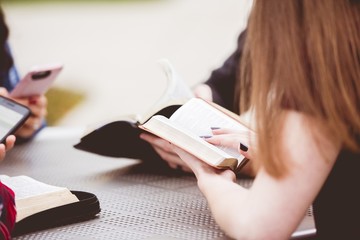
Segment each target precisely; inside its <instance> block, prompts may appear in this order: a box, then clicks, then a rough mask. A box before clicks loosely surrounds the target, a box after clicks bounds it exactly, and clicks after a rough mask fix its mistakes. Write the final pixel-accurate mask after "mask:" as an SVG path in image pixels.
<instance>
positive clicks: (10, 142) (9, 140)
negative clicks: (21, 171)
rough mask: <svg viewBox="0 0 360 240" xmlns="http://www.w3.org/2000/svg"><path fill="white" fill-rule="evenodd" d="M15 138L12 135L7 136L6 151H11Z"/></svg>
mask: <svg viewBox="0 0 360 240" xmlns="http://www.w3.org/2000/svg"><path fill="white" fill-rule="evenodd" d="M15 141H16V137H15V136H14V135H9V136H8V137H7V138H6V151H9V150H10V149H12V148H13V147H14V145H15Z"/></svg>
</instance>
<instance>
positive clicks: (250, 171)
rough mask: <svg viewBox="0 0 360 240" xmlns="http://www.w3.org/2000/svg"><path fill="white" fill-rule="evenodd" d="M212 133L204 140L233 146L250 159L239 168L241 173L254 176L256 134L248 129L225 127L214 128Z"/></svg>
mask: <svg viewBox="0 0 360 240" xmlns="http://www.w3.org/2000/svg"><path fill="white" fill-rule="evenodd" d="M212 133H213V136H211V137H210V138H206V139H205V140H206V141H207V142H209V143H211V144H213V145H219V146H225V147H228V148H233V149H235V150H236V151H238V152H239V153H240V154H242V155H243V156H244V157H246V158H248V159H250V160H251V161H250V162H249V163H247V164H246V165H245V166H244V167H243V168H242V169H241V173H243V174H246V175H248V176H251V177H254V176H255V175H256V170H255V167H254V164H253V163H254V161H255V156H254V155H255V152H256V146H255V141H256V140H255V138H256V134H255V133H254V132H253V131H250V130H247V131H238V130H233V129H227V128H214V129H213V130H212ZM241 145H242V146H241Z"/></svg>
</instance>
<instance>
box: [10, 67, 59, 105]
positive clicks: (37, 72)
mask: <svg viewBox="0 0 360 240" xmlns="http://www.w3.org/2000/svg"><path fill="white" fill-rule="evenodd" d="M62 69H63V65H62V64H51V65H43V66H37V67H34V68H33V69H32V70H30V71H29V72H28V73H27V74H26V75H25V76H24V77H23V78H22V79H21V80H20V82H19V83H18V84H17V85H16V86H15V88H14V89H13V90H12V91H11V92H10V96H11V97H14V98H23V97H30V96H35V95H41V94H44V93H46V91H47V90H48V89H49V88H50V86H51V84H52V83H53V82H54V81H55V79H56V77H57V76H58V75H59V73H60V72H61V70H62Z"/></svg>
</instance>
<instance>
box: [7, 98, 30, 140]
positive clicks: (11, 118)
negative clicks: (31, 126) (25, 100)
mask: <svg viewBox="0 0 360 240" xmlns="http://www.w3.org/2000/svg"><path fill="white" fill-rule="evenodd" d="M29 116H30V109H29V108H28V107H26V106H24V105H21V104H19V103H17V102H15V101H13V100H11V99H8V98H5V97H3V96H0V143H5V140H6V137H7V136H9V135H11V134H14V133H15V132H16V130H17V129H18V128H19V127H21V126H22V125H23V124H24V122H25V121H26V119H28V117H29Z"/></svg>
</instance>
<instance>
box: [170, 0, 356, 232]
mask: <svg viewBox="0 0 360 240" xmlns="http://www.w3.org/2000/svg"><path fill="white" fill-rule="evenodd" d="M241 69H242V71H241V74H242V76H241V77H242V79H243V81H242V82H243V84H242V86H241V87H240V89H239V92H240V91H241V94H240V96H241V98H242V99H241V101H240V103H241V109H243V110H247V109H249V108H252V109H253V110H254V117H255V118H254V119H256V126H255V127H256V132H257V138H256V140H254V141H253V142H250V145H249V152H248V153H245V152H243V153H244V154H246V155H247V156H249V157H252V158H253V159H256V169H257V175H256V178H255V180H254V183H253V185H252V187H251V188H250V189H244V188H242V187H241V186H239V185H237V184H236V183H235V175H234V173H233V172H231V171H229V170H226V171H218V170H215V169H213V168H211V167H210V166H208V165H206V164H204V163H203V162H201V161H200V160H198V159H197V158H195V157H194V156H192V155H190V154H189V153H187V152H185V151H183V150H181V149H179V148H177V147H175V146H173V150H174V151H175V152H177V153H178V154H179V156H180V157H181V158H182V159H183V161H184V162H185V163H186V164H187V166H189V167H190V168H191V169H192V171H193V172H194V173H195V175H196V177H197V179H198V185H199V188H200V190H201V191H202V192H203V193H204V195H205V197H206V198H207V200H208V203H209V206H210V209H211V210H212V213H213V215H214V217H215V220H216V221H217V223H218V224H219V225H220V227H221V228H222V229H223V230H224V231H225V232H226V233H227V234H228V235H229V236H230V237H233V238H236V239H289V238H290V236H291V234H292V233H293V232H294V231H295V229H296V227H297V226H298V224H299V223H300V221H301V220H302V218H303V216H304V214H305V212H306V210H307V209H308V207H309V206H310V205H311V204H313V207H314V216H315V221H316V228H317V239H340V238H341V239H360V232H359V231H358V226H359V221H357V220H356V219H358V217H359V216H360V204H359V203H360V199H359V195H360V192H359V191H360V187H359V186H358V185H359V182H360V181H359V180H360V174H358V170H360V152H359V150H360V4H359V3H357V2H356V1H351V0H322V1H320V0H319V1H314V0H292V1H277V0H256V1H254V4H253V9H252V12H251V15H250V18H249V24H248V30H247V38H246V42H245V49H244V54H243V57H242V60H241ZM240 103H239V104H240ZM215 133H216V132H215ZM232 136H233V135H232ZM228 137H229V136H228V135H227V134H219V135H216V136H214V137H212V138H210V139H209V140H208V141H209V142H211V143H214V144H216V143H218V142H219V141H222V142H226V140H227V139H228ZM237 143H238V142H237ZM232 144H233V143H232ZM254 146H256V148H255V147H254ZM255 149H256V150H255ZM250 152H251V154H250Z"/></svg>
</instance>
